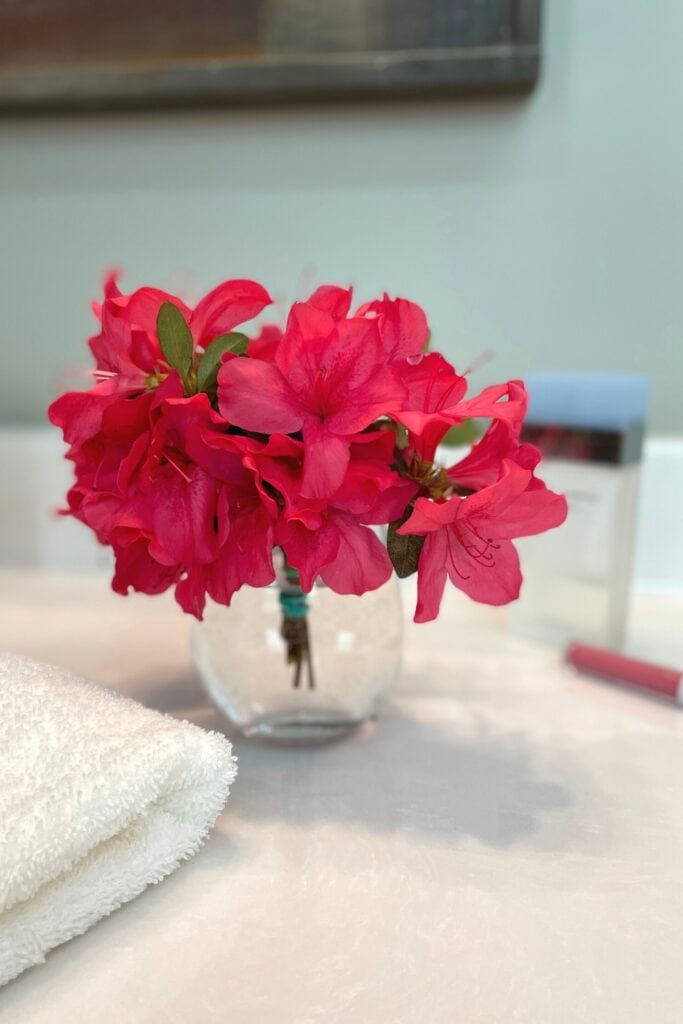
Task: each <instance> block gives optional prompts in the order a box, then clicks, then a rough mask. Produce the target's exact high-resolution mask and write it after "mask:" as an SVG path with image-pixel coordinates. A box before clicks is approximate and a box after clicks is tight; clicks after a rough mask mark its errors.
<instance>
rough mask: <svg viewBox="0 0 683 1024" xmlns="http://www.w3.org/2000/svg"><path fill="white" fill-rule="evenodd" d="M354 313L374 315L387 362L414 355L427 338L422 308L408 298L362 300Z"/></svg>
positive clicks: (385, 296)
mask: <svg viewBox="0 0 683 1024" xmlns="http://www.w3.org/2000/svg"><path fill="white" fill-rule="evenodd" d="M356 316H365V317H376V318H377V327H378V330H379V335H380V338H381V341H382V346H383V348H384V352H385V354H386V357H387V359H388V360H389V361H390V362H396V361H398V360H402V359H407V358H409V357H416V356H418V355H419V354H420V353H421V352H422V350H423V349H424V347H425V345H426V344H427V340H428V338H429V327H428V325H427V317H426V316H425V313H424V310H423V309H421V308H420V306H418V305H417V304H416V303H415V302H409V301H408V299H400V298H397V299H390V298H389V296H388V295H387V294H386V292H385V293H384V297H383V298H381V299H376V300H375V301H374V302H366V303H365V305H363V306H361V307H360V309H359V310H358V312H357V313H356Z"/></svg>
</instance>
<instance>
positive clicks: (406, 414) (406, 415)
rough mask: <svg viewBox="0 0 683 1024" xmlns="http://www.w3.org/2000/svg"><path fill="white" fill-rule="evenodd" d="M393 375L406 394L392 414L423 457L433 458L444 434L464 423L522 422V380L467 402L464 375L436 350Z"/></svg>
mask: <svg viewBox="0 0 683 1024" xmlns="http://www.w3.org/2000/svg"><path fill="white" fill-rule="evenodd" d="M398 373H399V375H400V378H401V380H402V382H403V384H404V385H405V387H406V392H407V394H406V398H405V401H404V403H403V406H402V407H401V408H400V409H397V410H395V411H394V412H393V413H392V415H393V416H394V418H395V419H397V420H398V421H399V422H400V423H403V425H404V426H405V427H407V428H408V430H409V431H410V432H411V434H412V435H413V438H412V439H413V442H414V448H415V450H416V451H417V453H418V454H419V456H420V458H422V459H428V460H432V459H433V458H434V453H435V451H436V449H437V447H438V445H439V443H440V442H441V440H442V439H443V437H444V435H445V434H446V433H447V432H448V430H450V428H451V427H452V426H455V425H457V424H459V423H462V422H463V421H464V420H466V419H476V418H479V417H481V418H484V419H502V420H505V421H506V422H507V423H509V424H510V425H511V426H512V427H513V428H517V429H518V428H519V427H520V426H521V423H522V420H523V419H524V414H525V412H526V403H527V400H526V391H525V388H524V385H523V384H522V382H521V381H509V382H508V383H507V384H495V385H493V386H492V387H488V388H484V390H483V391H482V392H481V394H479V395H477V396H476V397H475V398H470V399H466V398H465V394H466V391H467V379H466V377H464V376H463V375H461V374H459V373H457V372H456V371H455V370H454V369H453V367H452V366H451V364H450V363H449V362H448V361H447V360H446V359H444V357H443V356H442V355H439V353H438V352H430V353H429V354H428V355H425V356H423V357H422V358H421V359H420V360H419V361H417V362H413V363H411V362H404V363H402V364H401V365H400V366H399V367H398Z"/></svg>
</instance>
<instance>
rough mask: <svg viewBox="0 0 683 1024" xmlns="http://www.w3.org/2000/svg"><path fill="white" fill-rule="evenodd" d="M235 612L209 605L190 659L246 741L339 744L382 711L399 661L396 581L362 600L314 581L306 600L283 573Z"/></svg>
mask: <svg viewBox="0 0 683 1024" xmlns="http://www.w3.org/2000/svg"><path fill="white" fill-rule="evenodd" d="M278 579H279V582H276V583H273V584H271V585H270V586H268V587H262V588H260V589H253V588H250V587H243V588H242V589H241V590H240V591H238V593H237V594H235V596H234V598H233V600H232V604H231V605H230V607H229V608H226V607H224V606H222V605H217V604H214V603H213V602H207V606H206V610H205V613H204V620H203V621H202V622H195V623H194V624H193V627H192V653H193V657H194V661H195V665H196V666H197V669H198V672H199V675H200V678H201V680H202V682H203V684H204V686H205V688H206V690H207V691H208V693H209V695H210V697H211V698H212V700H213V702H214V703H215V704H216V705H217V707H218V708H219V709H220V710H221V711H222V712H223V714H224V715H226V716H227V718H228V719H229V720H230V721H231V722H232V723H233V724H234V725H235V726H236V727H237V728H238V729H239V730H240V731H241V732H242V733H243V734H244V735H245V736H249V737H255V738H259V739H263V740H270V741H273V742H276V743H288V744H300V745H303V744H310V743H321V742H325V741H326V740H333V739H337V738H338V737H340V736H343V735H344V734H345V733H348V732H350V731H351V730H353V729H355V728H356V727H357V726H358V725H360V724H361V723H362V722H364V721H366V720H367V719H368V718H371V717H372V716H373V714H374V713H375V710H376V707H377V703H378V701H379V698H380V697H381V696H382V694H383V693H385V691H386V690H387V689H388V688H389V687H390V686H391V684H392V683H393V682H394V680H395V679H396V676H397V675H398V671H399V669H400V665H401V654H402V634H403V622H402V613H401V598H400V589H399V585H398V581H397V580H396V578H395V577H393V576H392V578H391V579H390V580H389V582H388V583H385V584H384V586H382V587H380V588H379V589H378V590H373V591H369V592H368V593H367V594H363V595H362V597H354V596H345V595H340V594H336V593H335V592H334V591H332V590H330V589H329V588H328V587H326V586H325V585H324V584H323V583H321V582H319V581H318V582H317V583H316V584H315V586H314V587H313V589H312V591H311V593H310V594H307V595H305V596H304V595H302V594H301V591H300V590H299V589H298V586H297V584H296V580H295V581H294V583H293V584H292V585H288V582H287V580H286V578H285V576H284V575H283V572H282V570H281V571H280V572H279V573H278Z"/></svg>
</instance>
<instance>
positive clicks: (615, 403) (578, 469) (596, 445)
mask: <svg viewBox="0 0 683 1024" xmlns="http://www.w3.org/2000/svg"><path fill="white" fill-rule="evenodd" d="M526 382H527V386H528V389H529V397H530V402H529V414H528V418H527V422H526V424H525V426H524V431H523V435H522V437H523V440H525V441H530V442H531V443H532V444H535V445H537V447H538V448H540V449H541V451H542V453H543V456H544V461H543V468H542V473H541V475H542V477H543V479H544V480H545V481H546V483H547V484H548V486H549V487H551V488H552V489H553V490H555V491H563V492H564V493H565V494H566V496H567V502H568V505H569V515H568V517H567V521H566V523H565V524H564V525H563V526H561V527H560V528H559V529H558V530H552V531H550V532H549V533H547V534H544V535H542V536H539V537H529V538H525V539H524V540H523V541H520V542H519V551H520V556H521V559H522V568H523V574H524V585H523V587H522V596H521V598H520V600H519V601H518V602H517V603H516V604H515V605H513V606H512V607H511V611H510V615H511V618H510V621H511V625H512V628H513V629H515V630H517V631H519V632H523V633H526V634H528V635H532V636H534V637H537V638H539V639H544V640H548V641H550V642H556V643H561V644H564V643H566V642H567V641H569V640H583V641H587V642H592V643H595V644H600V645H603V646H608V647H613V648H619V647H620V646H621V645H622V642H623V639H624V632H625V628H626V618H627V612H628V599H629V591H630V586H631V574H632V567H633V556H634V547H635V535H636V518H637V510H638V488H639V479H640V462H641V454H642V443H643V432H644V424H645V412H646V405H647V382H646V380H645V378H643V377H637V376H617V375H613V376H607V375H605V376H588V375H586V376H582V375H560V374H543V375H540V374H539V375H532V376H530V377H527V381H526Z"/></svg>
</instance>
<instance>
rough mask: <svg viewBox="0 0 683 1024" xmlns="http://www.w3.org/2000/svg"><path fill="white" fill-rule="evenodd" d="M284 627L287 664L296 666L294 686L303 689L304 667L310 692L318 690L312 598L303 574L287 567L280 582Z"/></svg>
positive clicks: (282, 629)
mask: <svg viewBox="0 0 683 1024" xmlns="http://www.w3.org/2000/svg"><path fill="white" fill-rule="evenodd" d="M279 586H280V605H281V607H282V626H281V627H280V635H281V636H282V639H283V640H284V641H285V643H286V644H287V663H288V664H289V665H293V666H294V675H293V677H292V686H293V687H294V689H299V687H300V686H301V675H302V672H303V668H304V665H305V666H306V669H307V675H308V689H309V690H314V689H315V673H314V671H313V657H312V654H311V636H310V632H309V629H308V610H309V605H308V598H307V596H306V594H304V592H303V590H302V589H301V585H300V583H299V573H298V572H297V570H296V569H293V568H292V567H291V566H290V565H287V564H286V563H285V564H284V567H283V571H282V574H281V576H280V580H279Z"/></svg>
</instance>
